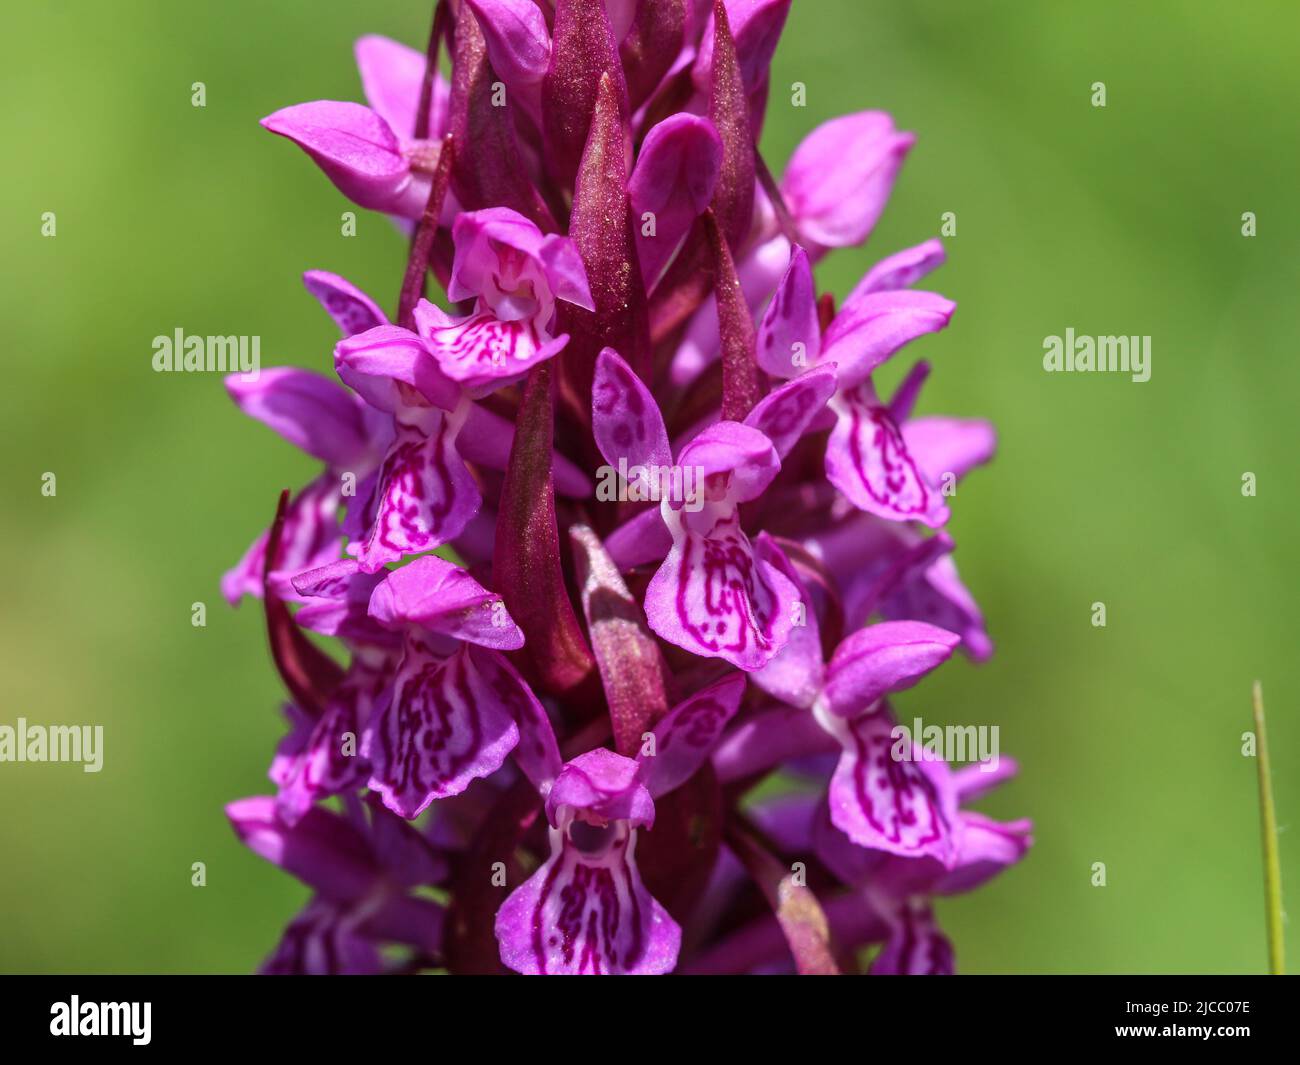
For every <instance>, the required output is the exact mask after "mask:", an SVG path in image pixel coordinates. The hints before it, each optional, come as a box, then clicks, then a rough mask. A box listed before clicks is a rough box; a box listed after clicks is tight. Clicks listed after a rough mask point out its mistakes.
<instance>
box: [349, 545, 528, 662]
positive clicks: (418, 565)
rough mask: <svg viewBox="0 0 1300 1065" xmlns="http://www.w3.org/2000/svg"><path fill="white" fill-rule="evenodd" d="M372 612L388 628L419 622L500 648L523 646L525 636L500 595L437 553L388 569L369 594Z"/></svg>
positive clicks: (441, 633) (457, 637) (515, 648)
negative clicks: (490, 590) (387, 572)
mask: <svg viewBox="0 0 1300 1065" xmlns="http://www.w3.org/2000/svg"><path fill="white" fill-rule="evenodd" d="M370 616H371V617H373V618H374V619H375V620H376V621H378V622H379V623H380V624H381V625H384V626H386V627H388V628H395V629H396V628H401V627H403V626H405V625H419V626H420V627H421V628H424V629H428V630H429V631H430V632H436V633H438V634H439V635H441V636H450V637H453V638H455V639H457V640H464V641H466V642H468V643H474V644H478V645H479V646H480V647H490V648H493V649H495V650H498V651H515V650H518V649H519V648H520V647H522V646H523V645H524V634H523V633H522V632H520V631H519V626H518V625H516V624H515V623H514V620H513V619H512V618H511V617H510V615H509V614H508V613H507V612H506V606H505V603H503V602H502V601H501V597H500V596H499V595H497V594H496V593H495V592H489V591H488V590H487V589H486V588H484V587H483V586H482V585H481V584H479V583H478V581H476V580H475V579H474V578H473V577H471V576H470V575H469V574H468V573H466V572H465V571H464V570H463V569H461V568H460V567H459V566H456V565H453V564H452V563H450V562H448V561H447V560H446V559H441V558H438V557H437V556H436V555H425V556H423V557H421V558H417V559H416V560H415V561H414V562H412V563H410V565H407V566H403V567H402V568H401V569H396V570H393V571H392V572H391V573H389V574H388V576H387V577H386V578H385V579H384V581H383V583H381V584H380V585H379V586H378V587H377V588H375V590H374V592H373V594H372V595H371V597H370Z"/></svg>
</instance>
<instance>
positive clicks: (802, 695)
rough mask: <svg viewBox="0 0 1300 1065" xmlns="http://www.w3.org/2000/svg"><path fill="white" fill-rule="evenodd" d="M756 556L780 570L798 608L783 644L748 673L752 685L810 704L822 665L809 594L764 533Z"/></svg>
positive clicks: (787, 699) (819, 683) (790, 700)
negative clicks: (761, 664) (798, 604)
mask: <svg viewBox="0 0 1300 1065" xmlns="http://www.w3.org/2000/svg"><path fill="white" fill-rule="evenodd" d="M754 548H755V554H756V556H757V557H758V558H759V559H760V560H762V561H764V562H766V563H768V564H770V565H771V566H772V567H773V568H774V569H776V570H777V571H778V572H780V573H781V574H782V575H783V576H784V577H785V578H786V579H787V580H788V581H789V582H790V583H791V584H792V585H794V587H795V590H796V591H797V592H798V594H799V602H800V603H801V604H802V610H800V611H799V613H798V615H797V616H796V617H795V619H794V621H795V623H794V624H793V625H792V627H791V629H790V638H789V640H788V641H786V645H785V646H784V647H782V648H781V650H780V651H778V652H777V654H776V655H775V656H774V657H773V658H772V660H771V661H770V662H768V663H767V665H765V666H764V667H763V668H762V669H760V670H758V671H757V672H754V673H751V674H750V677H751V679H752V680H753V681H754V683H755V684H756V685H758V686H759V687H760V688H762V689H763V691H765V692H767V693H768V694H769V695H772V696H775V697H776V698H778V699H781V700H784V701H785V702H788V703H792V704H793V705H795V706H801V707H811V706H812V704H813V701H814V700H815V699H816V698H817V696H818V694H819V693H820V692H821V689H822V682H823V676H824V672H825V665H824V663H823V661H822V641H821V632H820V630H819V628H818V625H817V612H816V609H815V608H814V605H813V602H812V597H811V596H810V595H809V594H808V590H807V589H806V588H805V587H804V585H803V582H802V581H801V580H800V579H799V574H798V572H797V571H796V570H795V568H794V566H793V565H791V563H790V560H789V559H788V558H786V556H785V552H784V551H782V550H781V548H780V547H779V546H778V545H777V542H776V541H775V540H774V539H773V538H772V537H771V536H769V535H768V534H767V533H765V532H764V533H759V535H758V540H757V542H756V543H755V545H754Z"/></svg>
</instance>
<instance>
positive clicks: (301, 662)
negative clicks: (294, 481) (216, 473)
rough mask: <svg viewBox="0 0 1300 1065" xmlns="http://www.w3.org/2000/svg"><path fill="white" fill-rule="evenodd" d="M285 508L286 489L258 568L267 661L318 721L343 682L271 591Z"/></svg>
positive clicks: (340, 672)
mask: <svg viewBox="0 0 1300 1065" xmlns="http://www.w3.org/2000/svg"><path fill="white" fill-rule="evenodd" d="M288 508H289V490H288V489H287V488H286V489H285V490H284V491H283V492H281V493H280V502H279V505H278V506H277V507H276V511H275V521H274V522H273V523H272V524H271V531H270V534H269V535H268V536H267V540H266V556H265V564H264V566H263V569H262V603H263V607H264V609H265V612H266V635H267V638H268V640H269V641H270V645H271V658H272V659H273V660H274V661H275V668H276V669H277V670H279V672H280V678H281V679H282V680H283V681H284V686H285V687H286V688H287V689H288V691H289V694H290V695H291V696H292V697H293V701H294V704H295V705H296V706H297V707H299V709H301V710H302V711H303V712H304V713H307V714H310V715H311V716H312V717H313V718H316V719H317V720H319V719H320V718H321V716H322V715H323V714H324V713H325V705H326V703H327V702H328V701H329V697H330V695H331V694H332V693H333V692H334V689H335V688H336V687H338V684H339V681H341V680H342V679H343V670H342V669H341V668H340V666H339V664H338V663H337V662H335V661H334V659H332V658H330V656H329V655H327V654H326V653H325V652H324V651H322V650H321V649H320V648H319V647H317V646H316V645H315V644H314V643H312V642H311V640H309V639H308V638H307V636H306V635H305V634H304V633H303V631H302V629H300V628H298V626H297V624H296V623H295V622H294V620H293V615H291V614H290V613H289V608H288V607H287V606H286V605H285V604H284V603H283V602H281V601H280V599H279V598H278V597H277V596H276V594H275V592H274V591H273V590H272V588H271V581H270V577H271V574H272V573H274V572H275V566H276V562H277V561H278V559H279V557H280V541H281V539H282V538H283V536H284V516H285V512H286V511H287V510H288Z"/></svg>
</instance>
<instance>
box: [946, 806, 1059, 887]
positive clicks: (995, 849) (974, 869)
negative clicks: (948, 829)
mask: <svg viewBox="0 0 1300 1065" xmlns="http://www.w3.org/2000/svg"><path fill="white" fill-rule="evenodd" d="M1033 828H1034V826H1033V823H1032V822H1030V821H1010V822H1007V823H1005V824H1003V823H1001V822H998V821H994V820H993V819H992V818H989V817H985V816H984V815H983V814H977V813H973V812H971V811H969V810H964V811H962V814H961V819H960V824H959V830H958V836H957V856H956V861H955V864H954V866H953V868H952V869H951V870H950V871H949V872H948V873H947V874H946V875H944V876H943V877H942V878H940V879H939V881H938V882H937V883H936V884H935V885H934V892H935V894H936V895H955V894H959V893H961V892H964V891H972V890H974V889H975V888H977V887H979V886H980V885H981V884H983V883H984V882H985V881H987V880H990V879H992V878H993V877H995V876H997V875H998V874H999V873H1000V872H1002V871H1003V870H1004V869H1006V868H1008V867H1009V866H1012V865H1015V864H1016V862H1018V861H1020V859H1021V858H1023V857H1024V856H1025V855H1026V854H1027V853H1028V851H1029V848H1030V846H1032V845H1033V842H1034V840H1033Z"/></svg>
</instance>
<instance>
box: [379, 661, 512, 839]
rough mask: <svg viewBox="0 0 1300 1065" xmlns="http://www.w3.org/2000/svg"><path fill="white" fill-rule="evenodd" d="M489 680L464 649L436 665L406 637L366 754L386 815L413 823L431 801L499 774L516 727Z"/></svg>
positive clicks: (510, 747) (490, 679)
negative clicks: (389, 697)
mask: <svg viewBox="0 0 1300 1065" xmlns="http://www.w3.org/2000/svg"><path fill="white" fill-rule="evenodd" d="M485 654H488V655H494V654H495V652H485ZM492 679H493V678H492V677H491V676H490V675H489V676H485V675H484V673H483V671H482V670H480V669H479V667H478V666H477V665H476V660H475V658H474V657H473V656H472V655H471V653H470V648H469V647H468V646H466V647H461V648H460V650H458V651H456V653H455V654H453V655H452V656H451V657H450V658H447V659H441V660H440V659H438V658H436V657H435V656H434V655H432V654H430V652H429V649H428V647H427V646H426V645H425V644H424V643H423V642H422V641H421V640H419V639H418V638H415V637H409V638H408V640H407V644H406V651H405V654H404V655H403V658H402V665H401V667H400V668H399V669H398V671H397V675H396V677H395V678H394V681H393V697H392V700H391V701H390V702H389V704H388V706H387V707H386V708H385V709H384V710H383V711H382V712H381V713H380V714H379V715H378V717H377V719H376V720H375V722H374V725H373V728H371V729H370V730H369V732H368V734H367V736H366V746H365V749H364V752H363V753H364V754H365V755H366V757H368V758H369V759H370V764H371V766H372V776H371V778H370V787H371V788H373V789H374V790H375V791H377V792H379V793H380V794H381V795H382V796H383V799H384V805H386V806H387V807H388V808H389V809H390V810H392V811H393V812H394V813H396V814H399V815H400V816H402V817H405V818H408V819H409V818H413V817H417V816H419V814H420V813H421V812H422V811H423V810H424V809H425V807H427V806H428V805H429V804H430V803H431V802H433V800H434V799H441V798H445V797H447V796H449V795H458V794H460V792H462V791H464V790H465V789H466V788H467V787H469V785H470V782H471V781H473V780H475V779H477V778H479V777H486V776H489V775H491V774H492V773H495V772H496V771H497V770H498V769H500V768H501V765H502V763H503V762H504V761H505V759H506V756H507V755H509V754H510V752H511V751H512V750H513V749H514V747H515V744H516V743H518V742H519V729H518V727H517V726H516V725H515V722H514V718H513V717H512V716H511V714H510V712H509V709H508V708H507V707H505V706H503V705H502V703H501V700H500V699H498V698H497V696H496V695H495V693H494V692H493V689H492V685H491V681H492Z"/></svg>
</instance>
